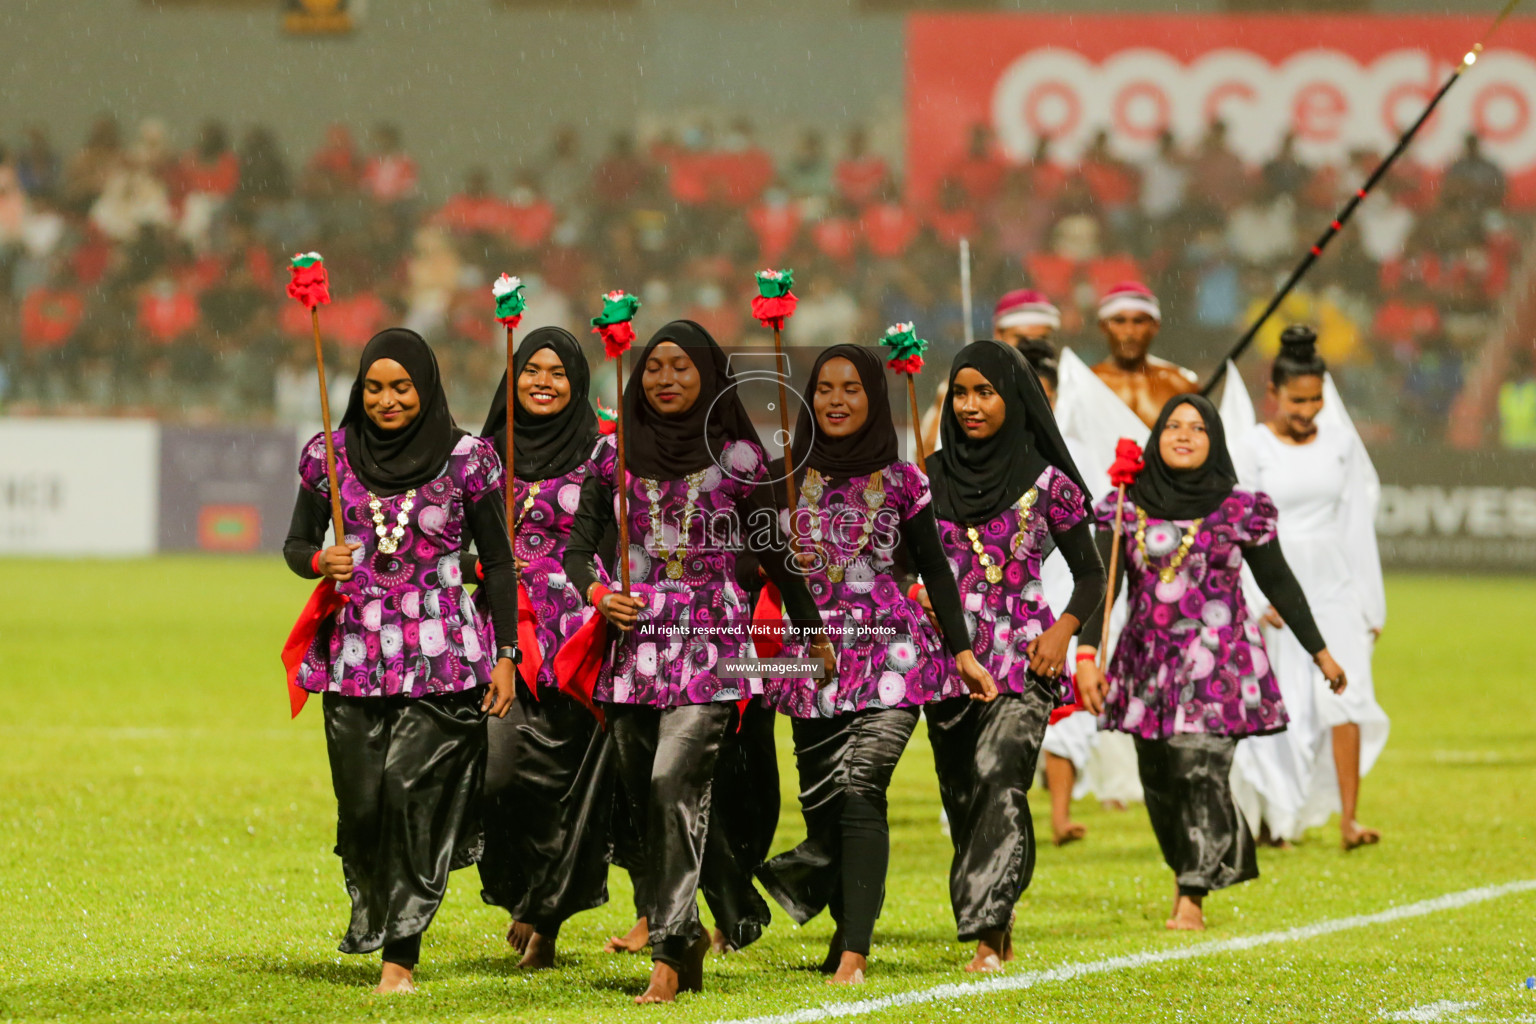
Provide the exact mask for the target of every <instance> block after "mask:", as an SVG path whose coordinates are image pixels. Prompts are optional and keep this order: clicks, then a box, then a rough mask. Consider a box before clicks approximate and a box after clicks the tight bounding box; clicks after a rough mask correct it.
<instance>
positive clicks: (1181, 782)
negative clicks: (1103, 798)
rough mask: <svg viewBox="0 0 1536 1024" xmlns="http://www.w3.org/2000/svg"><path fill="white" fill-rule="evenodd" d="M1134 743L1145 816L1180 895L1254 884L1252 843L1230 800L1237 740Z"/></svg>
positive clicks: (1194, 736) (1191, 737)
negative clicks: (1145, 805)
mask: <svg viewBox="0 0 1536 1024" xmlns="http://www.w3.org/2000/svg"><path fill="white" fill-rule="evenodd" d="M1135 739H1136V763H1137V765H1138V766H1139V768H1140V773H1141V788H1142V790H1143V792H1144V793H1145V794H1146V801H1147V817H1149V818H1151V819H1152V831H1153V832H1155V833H1156V834H1157V845H1158V846H1160V847H1162V850H1163V860H1164V861H1166V862H1167V863H1168V866H1169V867H1170V868H1172V869H1173V873H1174V875H1175V877H1176V878H1177V880H1178V883H1179V892H1181V893H1184V894H1185V895H1187V896H1204V895H1205V894H1206V893H1207V892H1210V891H1211V890H1212V889H1225V888H1226V887H1227V886H1229V885H1236V884H1237V883H1239V882H1246V881H1248V880H1249V879H1251V878H1257V877H1259V861H1258V855H1257V853H1256V851H1255V849H1254V843H1253V836H1252V834H1251V833H1249V831H1248V824H1247V822H1245V821H1244V820H1243V817H1242V815H1240V814H1239V813H1238V812H1237V804H1236V803H1234V802H1233V800H1232V784H1231V782H1230V777H1231V774H1232V755H1233V754H1234V753H1236V751H1237V740H1235V739H1231V738H1230V737H1226V736H1207V735H1205V734H1203V733H1181V734H1179V735H1177V736H1173V737H1172V738H1170V739H1166V740H1146V739H1142V738H1141V737H1140V736H1137V737H1135Z"/></svg>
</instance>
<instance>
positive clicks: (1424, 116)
mask: <svg viewBox="0 0 1536 1024" xmlns="http://www.w3.org/2000/svg"><path fill="white" fill-rule="evenodd" d="M1519 3H1520V0H1508V2H1506V3H1505V4H1504V9H1503V10H1502V11H1500V12H1499V16H1498V17H1497V18H1495V19H1494V20H1493V25H1492V26H1490V27H1489V29H1488V31H1487V32H1485V33H1483V38H1482V39H1481V40H1480V41H1478V42H1477V43H1475V44H1473V46H1472V49H1470V50H1468V51H1467V55H1466V56H1465V57H1463V58H1462V59H1461V63H1460V64H1458V65H1456V70H1454V71H1452V72H1451V75H1450V77H1449V78H1447V79H1446V80H1445V84H1444V85H1442V86H1440V91H1439V92H1437V93H1435V95H1434V96H1432V97H1430V100H1429V103H1428V105H1427V106H1425V108H1424V112H1423V113H1421V114H1420V115H1419V117H1418V120H1416V121H1414V122H1413V124H1411V125H1409V126H1408V130H1407V131H1405V132H1403V134H1402V135H1401V136H1400V137H1399V138H1398V140H1397V145H1395V146H1393V147H1392V151H1391V152H1390V153H1388V154H1387V156H1386V159H1384V160H1382V161H1381V163H1379V164H1378V165H1377V166H1376V169H1375V170H1374V171H1372V172H1371V176H1370V177H1369V178H1367V179H1366V180H1365V184H1364V185H1362V186H1360V188H1358V189H1356V190H1355V194H1354V195H1353V196H1350V198H1349V202H1347V203H1345V204H1344V209H1343V210H1341V211H1339V214H1338V216H1336V217H1334V218H1333V220H1332V221H1330V222H1329V224H1328V228H1327V230H1325V231H1324V232H1323V234H1322V236H1321V237H1320V238H1318V240H1317V241H1316V242H1315V243H1314V244H1313V245H1312V248H1311V249H1309V250H1307V254H1306V255H1305V256H1303V257H1302V258H1301V262H1300V263H1298V264H1297V265H1296V269H1295V270H1293V271H1291V276H1290V277H1288V278H1286V280H1285V283H1284V284H1282V285H1281V286H1280V290H1279V291H1278V292H1276V293H1275V295H1274V298H1272V299H1270V300H1269V304H1268V305H1266V306H1265V307H1264V310H1263V312H1261V313H1259V315H1258V317H1257V318H1256V319H1255V320H1254V321H1253V323H1251V324H1249V325H1248V330H1246V331H1245V332H1243V336H1242V337H1241V338H1239V339H1238V341H1237V344H1236V345H1233V346H1232V348H1231V350H1230V351H1228V352H1227V354H1226V355H1225V356H1222V358H1221V362H1220V363H1219V364H1218V365H1217V367H1216V370H1215V372H1213V373H1212V374H1211V379H1210V380H1208V381H1206V383H1205V386H1204V387H1202V388H1201V389H1200V393H1201V394H1202V395H1209V394H1210V393H1211V392H1212V391H1214V390H1215V389H1216V385H1218V384H1220V383H1221V380H1222V378H1223V377H1225V376H1226V374H1227V364H1228V363H1229V362H1231V361H1233V360H1235V359H1237V357H1238V356H1240V355H1242V354H1243V353H1244V352H1245V351H1246V350H1247V349H1248V346H1249V345H1251V344H1253V339H1254V338H1255V337H1257V336H1258V333H1259V330H1260V329H1261V328H1262V327H1263V326H1264V324H1265V323H1266V322H1267V321H1268V320H1269V318H1270V317H1271V316H1273V315H1274V313H1275V310H1277V309H1279V308H1280V304H1281V303H1282V302H1284V301H1285V298H1286V296H1288V295H1290V294H1291V292H1292V291H1293V290H1294V289H1295V287H1296V285H1297V284H1299V283H1300V282H1301V279H1302V278H1303V277H1305V276H1306V273H1307V271H1308V270H1311V269H1312V264H1314V263H1316V262H1317V259H1318V257H1319V256H1321V255H1322V254H1323V250H1324V249H1326V248H1327V247H1328V243H1329V242H1331V241H1333V239H1334V236H1335V235H1337V234H1338V233H1339V232H1340V231H1341V230H1342V229H1343V227H1344V225H1345V224H1348V223H1349V218H1350V217H1352V216H1354V213H1355V210H1356V209H1358V208H1359V206H1360V204H1361V203H1362V202H1364V201H1365V197H1366V196H1368V195H1370V193H1371V190H1372V189H1373V188H1375V187H1376V183H1377V182H1379V181H1381V179H1382V177H1383V176H1384V175H1385V174H1386V173H1387V170H1388V169H1389V168H1390V167H1391V166H1392V165H1393V164H1394V163H1396V162H1397V158H1398V157H1400V156H1402V155H1403V153H1404V152H1405V151H1406V150H1407V149H1408V144H1409V143H1411V142H1412V141H1413V137H1414V136H1415V135H1417V134H1418V133H1419V129H1420V128H1423V127H1424V124H1425V122H1427V121H1428V120H1429V117H1430V115H1431V114H1433V113H1434V112H1435V107H1437V106H1439V105H1440V101H1441V100H1443V99H1444V98H1445V94H1446V93H1448V92H1450V91H1451V86H1453V85H1455V84H1456V83H1457V82H1458V81H1460V80H1461V76H1462V73H1463V72H1464V71H1466V70H1467V68H1469V67H1471V66H1472V65H1473V64H1475V63H1477V58H1478V55H1479V54H1481V53H1482V52H1483V43H1485V42H1487V41H1488V39H1489V37H1490V36H1492V35H1493V34H1494V33H1495V32H1497V31H1498V29H1499V26H1500V25H1502V24H1503V23H1504V19H1506V18H1508V17H1509V16H1510V14H1512V13H1513V12H1514V10H1515V7H1516V6H1517V5H1518V4H1519ZM1106 621H1107V620H1106Z"/></svg>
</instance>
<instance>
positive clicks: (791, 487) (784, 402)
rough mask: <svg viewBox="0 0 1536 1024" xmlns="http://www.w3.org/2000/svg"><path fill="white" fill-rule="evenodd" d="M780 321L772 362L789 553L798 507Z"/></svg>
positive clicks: (792, 548) (775, 330)
mask: <svg viewBox="0 0 1536 1024" xmlns="http://www.w3.org/2000/svg"><path fill="white" fill-rule="evenodd" d="M781 325H782V321H778V320H775V321H774V324H773V363H774V367H775V369H776V370H777V371H778V372H776V373H775V374H774V376H775V377H777V378H778V379H779V429H780V430H782V431H783V432H784V493H785V496H786V497H787V498H788V500H789V515H790V520H791V529H790V531H789V553H790V554H792V555H794V554H799V551H798V550H796V549H797V548H798V547H799V542H798V540H797V539H796V537H795V531H794V529H793V520H794V515H795V510H796V509H797V508H798V507H799V496H798V495H797V494H796V493H795V453H794V452H793V451H792V450H791V449H790V446H789V441H790V436H791V435H790V433H789V391H788V390H787V389H786V388H785V386H784V378H785V376H786V374H785V373H784V368H785V367H786V366H788V365H789V364H788V363H787V362H786V361H785V359H784V342H783V341H782V340H781V339H780V337H779V334H780V331H781V329H782V327H781Z"/></svg>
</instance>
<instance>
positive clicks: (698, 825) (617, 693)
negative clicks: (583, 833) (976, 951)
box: [565, 320, 830, 1003]
mask: <svg viewBox="0 0 1536 1024" xmlns="http://www.w3.org/2000/svg"><path fill="white" fill-rule="evenodd" d="M734 385H735V380H734V378H732V376H731V374H730V371H729V369H728V368H727V365H726V357H725V353H724V352H722V351H721V350H720V348H719V346H718V345H716V344H715V342H714V339H713V338H711V337H710V336H709V334H708V333H707V332H706V331H705V330H704V329H703V328H702V327H700V326H699V325H698V324H695V323H693V322H691V321H688V320H677V321H673V322H672V323H670V324H668V325H666V326H665V327H663V328H662V329H661V330H660V331H658V332H657V333H656V336H655V337H654V338H652V339H651V341H650V344H648V345H647V346H646V348H645V351H644V352H642V353H641V355H640V358H639V359H638V360H637V362H636V365H635V368H634V371H633V373H631V375H630V378H629V382H628V383H627V384H626V385H625V388H624V433H625V459H626V461H627V463H628V465H627V467H626V468H627V471H628V476H627V479H626V481H625V483H626V484H627V488H626V491H625V494H626V500H627V512H628V519H629V550H628V557H629V566H630V575H631V580H632V588H631V589H632V590H633V593H632V594H629V595H625V594H619V593H610V592H608V591H607V589H606V587H604V586H603V582H602V580H601V579H600V577H599V575H598V570H597V565H596V557H595V556H596V553H597V551H598V550H599V549H600V547H601V541H600V538H601V537H602V535H603V534H604V533H605V532H606V531H608V530H610V529H612V528H613V526H614V524H615V523H616V522H617V511H616V506H617V500H618V495H617V494H616V493H615V489H614V488H615V484H616V482H617V476H618V473H617V468H618V466H617V461H618V460H617V455H616V449H615V448H614V447H613V445H612V444H610V443H608V442H606V441H605V442H604V444H603V445H602V446H600V448H599V454H598V456H597V458H596V468H595V470H594V472H593V473H592V474H591V475H589V477H588V478H587V481H586V483H585V484H584V485H583V487H582V493H581V504H580V506H579V508H578V509H577V512H576V521H575V523H574V524H573V526H572V529H571V536H570V542H569V543H568V545H567V547H566V552H565V569H566V573H567V575H568V576H569V577H570V579H571V582H572V583H573V584H575V586H576V587H577V589H578V590H579V591H580V592H581V593H583V594H585V595H586V597H587V599H588V601H589V602H591V603H594V604H596V606H597V609H598V611H599V612H600V613H601V614H602V615H603V617H604V619H605V620H606V621H607V623H608V624H609V625H610V626H612V627H614V628H615V629H617V630H618V632H619V637H618V639H617V642H616V643H614V645H613V648H612V652H611V655H610V658H609V660H608V661H607V663H606V664H605V665H604V666H603V667H602V669H601V671H600V672H599V674H598V677H597V680H596V683H595V687H594V690H593V693H592V697H593V699H594V700H595V701H596V702H597V703H598V704H600V705H602V707H603V709H604V710H605V713H606V715H607V717H608V720H609V722H610V727H611V728H612V730H613V741H614V744H615V746H616V747H617V753H618V762H619V775H620V781H621V785H622V787H623V789H624V792H625V795H626V797H627V802H628V805H629V809H630V813H631V814H632V815H633V820H634V821H635V822H637V823H643V826H644V827H643V832H644V839H643V842H642V845H643V848H644V851H645V856H646V867H647V871H646V875H647V879H646V880H647V883H648V888H649V890H650V891H649V893H648V899H649V906H648V907H647V908H646V909H647V911H648V912H647V913H646V915H645V916H646V918H647V922H648V924H649V926H650V939H651V956H652V959H653V960H654V962H655V963H654V967H653V969H652V972H651V981H650V986H649V987H648V988H647V989H646V991H645V992H644V993H643V994H642V995H640V996H639V997H638V998H637V1000H636V1001H637V1002H641V1003H651V1002H671V1001H672V1000H673V999H674V998H675V997H676V994H677V992H678V991H679V990H680V989H682V990H694V991H697V990H699V989H701V988H702V987H703V962H704V955H705V953H707V952H708V950H709V936H708V935H707V934H705V932H704V930H703V928H702V927H701V926H700V923H699V912H698V890H699V876H700V871H701V869H702V865H703V860H704V845H705V839H706V836H707V835H708V832H709V808H710V793H711V785H712V780H713V777H714V774H715V764H716V760H717V758H718V756H719V753H720V746H721V743H722V742H723V741H724V739H725V736H726V731H727V729H729V728H731V726H732V722H733V720H734V719H735V718H736V705H737V702H738V701H741V700H744V699H750V698H751V697H752V696H754V695H756V694H758V693H760V692H761V683H760V681H759V680H758V679H755V678H742V673H740V672H739V671H738V672H732V671H730V666H729V665H728V664H727V661H728V660H730V659H737V658H748V659H750V658H751V657H752V654H753V648H752V643H751V640H750V638H749V635H748V630H747V626H748V624H749V622H750V619H751V609H750V608H748V607H747V605H746V602H745V600H744V595H743V593H742V590H741V588H740V586H739V585H738V584H737V581H736V575H735V560H736V552H737V550H738V549H740V548H742V547H744V546H749V547H751V548H752V549H753V550H755V551H759V552H760V553H767V552H769V551H771V550H772V543H771V542H772V531H771V529H769V530H764V529H761V528H755V527H754V525H753V524H754V523H755V522H756V521H757V520H758V519H761V518H766V520H767V525H768V526H769V527H771V526H772V523H773V520H774V512H773V505H772V501H773V499H772V494H771V491H770V488H769V487H768V486H767V485H766V484H765V482H764V481H765V480H766V476H767V466H766V464H765V463H766V460H765V458H764V455H763V450H762V448H761V447H760V446H759V444H758V441H757V431H756V429H755V428H754V427H753V426H752V421H751V420H750V419H749V418H748V417H747V412H746V409H745V408H743V407H742V404H741V398H740V396H739V394H738V393H737V391H736V390H735V389H734ZM764 563H765V568H766V569H767V570H768V571H769V573H770V575H771V576H772V577H774V578H776V579H777V580H778V582H779V585H780V587H781V590H782V592H783V593H784V596H785V599H786V602H787V603H788V604H789V606H790V609H791V612H792V614H793V616H794V619H795V622H796V625H797V626H799V627H800V628H803V629H805V630H807V631H810V632H816V631H818V630H819V629H820V620H819V617H818V616H817V612H816V605H815V602H813V601H812V600H811V597H810V594H809V593H807V592H806V589H805V583H804V581H803V580H801V579H800V578H798V577H797V576H795V575H793V574H792V573H789V572H787V571H785V569H784V567H783V560H782V557H780V558H766V559H764ZM818 649H820V650H822V651H825V652H827V656H830V651H829V645H828V644H827V643H826V640H825V637H822V638H821V639H820V645H819V648H818Z"/></svg>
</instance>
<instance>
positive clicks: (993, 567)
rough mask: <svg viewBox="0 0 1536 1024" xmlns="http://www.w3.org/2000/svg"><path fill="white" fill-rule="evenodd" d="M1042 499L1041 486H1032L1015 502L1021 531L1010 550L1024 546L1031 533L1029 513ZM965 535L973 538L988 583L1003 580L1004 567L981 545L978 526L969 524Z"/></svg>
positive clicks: (972, 543)
mask: <svg viewBox="0 0 1536 1024" xmlns="http://www.w3.org/2000/svg"><path fill="white" fill-rule="evenodd" d="M1039 500H1040V488H1038V487H1031V488H1030V489H1029V490H1027V491H1025V492H1024V494H1023V495H1022V496H1021V497H1020V498H1019V500H1018V501H1017V502H1016V503H1015V504H1016V507H1017V508H1018V510H1019V531H1018V532H1017V533H1015V534H1014V535H1013V541H1012V543H1011V544H1010V545H1009V550H1010V551H1011V550H1013V549H1015V548H1019V547H1022V546H1023V545H1024V538H1025V536H1026V535H1027V534H1028V533H1029V515H1030V512H1031V511H1032V510H1033V509H1034V507H1035V502H1037V501H1039ZM965 535H966V536H967V537H969V538H970V540H971V550H972V551H974V552H975V553H976V558H977V560H978V561H980V562H981V568H982V571H983V572H984V573H985V574H986V577H987V582H988V583H1001V582H1002V580H1003V567H1002V566H1000V565H998V564H997V563H996V562H994V561H992V556H991V555H989V554H987V550H986V548H984V547H982V546H981V534H980V533H978V532H977V530H976V527H974V526H967V527H966V528H965Z"/></svg>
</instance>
